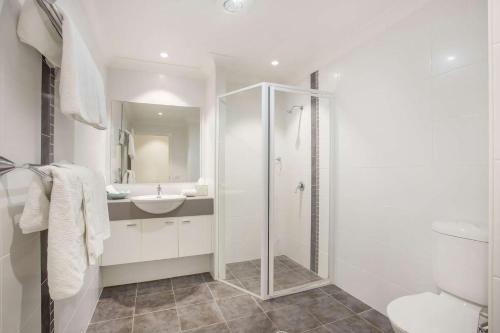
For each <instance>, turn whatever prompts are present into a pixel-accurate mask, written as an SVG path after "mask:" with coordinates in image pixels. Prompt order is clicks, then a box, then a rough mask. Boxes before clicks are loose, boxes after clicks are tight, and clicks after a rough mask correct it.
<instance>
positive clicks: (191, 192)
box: [181, 188, 198, 197]
mask: <svg viewBox="0 0 500 333" xmlns="http://www.w3.org/2000/svg"><path fill="white" fill-rule="evenodd" d="M181 194H182V195H184V196H186V197H195V196H196V195H197V194H198V192H196V190H195V189H194V188H189V189H184V190H182V191H181Z"/></svg>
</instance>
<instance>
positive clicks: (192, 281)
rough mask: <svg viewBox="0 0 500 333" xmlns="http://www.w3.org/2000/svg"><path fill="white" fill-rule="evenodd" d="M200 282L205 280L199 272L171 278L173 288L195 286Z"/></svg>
mask: <svg viewBox="0 0 500 333" xmlns="http://www.w3.org/2000/svg"><path fill="white" fill-rule="evenodd" d="M202 283H205V280H204V279H203V275H201V274H193V275H186V276H179V277H175V278H172V287H173V288H174V290H175V289H182V288H190V287H195V286H197V285H200V284H202Z"/></svg>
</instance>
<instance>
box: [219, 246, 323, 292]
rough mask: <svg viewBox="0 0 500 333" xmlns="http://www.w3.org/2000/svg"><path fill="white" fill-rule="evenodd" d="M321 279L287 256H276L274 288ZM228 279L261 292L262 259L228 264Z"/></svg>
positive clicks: (293, 285) (235, 283)
mask: <svg viewBox="0 0 500 333" xmlns="http://www.w3.org/2000/svg"><path fill="white" fill-rule="evenodd" d="M318 280H321V277H319V276H318V275H316V274H315V273H314V272H311V271H310V270H308V269H307V268H304V267H303V266H302V265H300V264H299V263H297V262H295V261H293V260H292V259H290V258H289V257H287V256H284V255H281V256H277V257H275V258H274V290H275V291H279V290H284V289H288V288H292V287H297V286H302V285H305V284H307V283H310V282H314V281H318ZM226 281H227V282H230V283H232V284H234V285H236V286H238V287H240V288H243V289H246V290H248V291H250V292H253V293H254V294H260V259H255V260H248V261H241V262H235V263H231V264H227V265H226Z"/></svg>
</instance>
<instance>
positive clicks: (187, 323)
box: [177, 303, 224, 330]
mask: <svg viewBox="0 0 500 333" xmlns="http://www.w3.org/2000/svg"><path fill="white" fill-rule="evenodd" d="M177 313H178V314H179V320H180V323H181V329H182V330H189V329H194V328H200V327H204V326H209V325H213V324H217V323H222V322H224V318H222V315H221V314H220V313H219V310H218V309H217V305H216V304H215V303H206V304H196V305H189V306H185V307H179V308H177Z"/></svg>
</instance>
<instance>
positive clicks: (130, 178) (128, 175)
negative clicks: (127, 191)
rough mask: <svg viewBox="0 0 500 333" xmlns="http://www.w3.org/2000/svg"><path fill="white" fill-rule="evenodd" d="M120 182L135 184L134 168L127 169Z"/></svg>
mask: <svg viewBox="0 0 500 333" xmlns="http://www.w3.org/2000/svg"><path fill="white" fill-rule="evenodd" d="M122 184H135V172H134V170H127V171H125V173H124V174H123V177H122Z"/></svg>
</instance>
